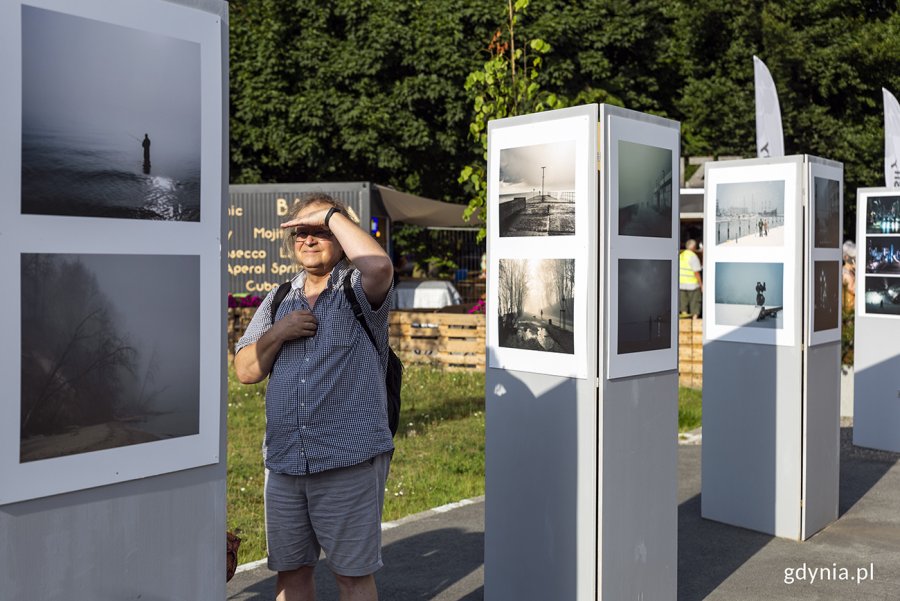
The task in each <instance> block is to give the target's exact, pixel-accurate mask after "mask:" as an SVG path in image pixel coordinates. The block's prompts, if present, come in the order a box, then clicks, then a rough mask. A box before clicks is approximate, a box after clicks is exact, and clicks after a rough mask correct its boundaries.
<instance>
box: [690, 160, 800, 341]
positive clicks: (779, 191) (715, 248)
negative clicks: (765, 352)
mask: <svg viewBox="0 0 900 601" xmlns="http://www.w3.org/2000/svg"><path fill="white" fill-rule="evenodd" d="M797 170H798V169H797V163H796V162H789V163H782V164H779V163H774V164H772V163H770V164H762V165H743V166H734V167H724V166H722V167H718V166H717V167H716V168H713V169H709V170H708V171H707V175H706V198H707V202H706V207H705V216H704V217H705V219H704V221H705V223H704V241H705V247H704V249H705V255H704V256H705V261H704V270H703V272H704V274H705V275H704V280H703V284H704V290H703V306H704V314H705V316H706V317H705V320H704V337H705V340H707V341H712V340H727V341H732V342H752V343H756V344H777V345H784V346H791V345H793V344H794V343H795V338H796V334H795V329H796V326H795V324H797V323H798V316H797V315H796V314H795V311H796V310H795V307H796V298H795V295H796V293H797V292H795V290H796V286H794V282H795V278H796V277H797V274H796V273H795V265H796V264H797V260H796V257H797V252H798V251H799V250H800V249H799V247H798V244H797V240H796V236H795V235H794V231H795V229H796V227H797V218H798V216H797V204H798V202H797V199H798V193H799V190H798V184H799V182H798V181H797V177H798V176H797Z"/></svg>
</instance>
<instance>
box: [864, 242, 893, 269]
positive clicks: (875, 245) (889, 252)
mask: <svg viewBox="0 0 900 601" xmlns="http://www.w3.org/2000/svg"><path fill="white" fill-rule="evenodd" d="M865 261H866V273H893V274H900V236H866V256H865Z"/></svg>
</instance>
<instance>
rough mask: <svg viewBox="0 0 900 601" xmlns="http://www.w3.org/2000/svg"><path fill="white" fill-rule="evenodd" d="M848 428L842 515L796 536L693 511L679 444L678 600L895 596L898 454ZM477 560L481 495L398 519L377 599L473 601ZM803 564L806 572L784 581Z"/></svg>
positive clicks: (685, 451) (899, 587)
mask: <svg viewBox="0 0 900 601" xmlns="http://www.w3.org/2000/svg"><path fill="white" fill-rule="evenodd" d="M850 435H851V434H850V428H848V427H845V428H842V429H841V439H842V444H841V484H840V516H841V517H840V518H839V519H838V521H837V522H835V523H834V524H832V525H831V526H829V527H828V528H826V529H824V530H822V531H821V532H819V533H818V534H816V535H815V536H813V537H812V538H811V539H809V540H808V541H806V542H803V543H799V542H794V541H788V540H783V539H777V538H773V537H771V536H767V535H765V534H760V533H757V532H752V531H749V530H744V529H742V528H736V527H733V526H728V525H725V524H720V523H717V522H712V521H709V520H704V519H701V518H700V449H701V447H700V445H699V444H696V442H697V438H696V437H694V438H693V439H692V442H693V443H694V444H682V445H681V446H679V450H678V469H679V490H678V501H679V508H678V600H679V601H701V600H703V599H709V600H713V601H715V600H727V601H759V600H761V599H767V600H769V599H775V600H790V601H795V600H796V601H801V600H803V601H807V600H808V601H823V600H832V599H833V600H841V601H846V600H862V599H865V600H867V601H869V600H872V601H897V600H900V462H898V459H900V454H892V453H882V452H876V451H869V450H865V449H858V448H856V447H853V446H852V445H851V444H850ZM483 558H484V501H483V499H476V500H473V502H471V503H468V504H463V505H461V506H459V507H456V508H452V509H448V510H446V511H441V512H437V511H434V510H432V511H429V512H425V513H423V514H419V515H417V516H413V517H411V518H407V519H404V520H401V521H400V522H399V523H397V524H396V525H395V526H394V527H391V528H389V529H387V530H386V531H385V532H384V560H385V567H384V569H382V570H381V571H380V572H379V573H378V575H377V579H378V587H379V592H380V598H381V599H382V600H383V601H408V600H409V601H411V600H424V599H429V600H433V601H476V600H481V599H483V598H484V589H483V582H484V563H483ZM804 566H805V568H804V575H805V579H804V580H800V579H799V577H795V578H794V582H793V583H792V584H788V583H786V582H785V581H786V580H789V579H790V578H787V576H788V575H789V574H790V573H793V574H796V573H797V571H798V570H799V569H800V568H803V567H804ZM323 567H324V566H323ZM823 568H824V570H823ZM841 568H846V570H847V572H846V573H845V574H846V576H847V578H848V579H847V580H839V578H840V576H841V575H842V574H844V573H843V572H842V571H841ZM811 569H816V570H817V572H816V574H817V576H816V579H815V581H811V575H810V570H811ZM872 569H874V574H870V575H869V576H870V577H869V578H868V579H866V580H864V581H861V582H860V581H858V580H857V576H858V575H859V576H862V574H863V570H866V571H871V570H872ZM788 571H790V572H788ZM317 572H318V573H317V586H318V590H319V599H321V600H323V601H324V600H332V599H335V600H336V599H337V593H336V590H335V587H334V582H333V579H332V577H331V575H330V574H329V573H328V572H327V570H326V569H319V570H317ZM823 576H831V579H825V580H823V579H822V577H823ZM850 577H852V578H853V579H854V580H852V581H851V580H849V578H850ZM273 591H274V577H273V575H272V573H271V572H269V571H268V570H267V569H266V568H265V567H259V568H256V569H252V570H247V571H244V572H242V573H239V574H237V575H236V576H235V578H234V579H233V580H232V581H231V582H230V583H229V585H228V599H232V600H240V601H270V600H271V599H273V598H274V592H273ZM534 601H562V600H534ZM611 601H617V600H611Z"/></svg>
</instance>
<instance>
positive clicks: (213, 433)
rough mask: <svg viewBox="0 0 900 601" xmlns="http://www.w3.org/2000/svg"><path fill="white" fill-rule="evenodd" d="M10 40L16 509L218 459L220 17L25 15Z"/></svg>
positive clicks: (7, 110)
mask: <svg viewBox="0 0 900 601" xmlns="http://www.w3.org/2000/svg"><path fill="white" fill-rule="evenodd" d="M0 39H2V40H4V41H3V43H2V52H0V73H2V74H3V78H4V80H5V81H6V82H7V83H8V85H6V86H3V87H2V88H0V134H2V135H0V181H2V184H0V186H2V188H0V191H2V193H0V197H2V202H0V273H2V274H3V275H4V277H5V278H6V280H7V281H8V292H9V299H10V303H9V308H8V310H7V311H5V312H4V313H3V314H2V316H0V327H2V328H3V330H4V331H5V332H6V333H7V336H8V339H9V340H11V346H12V347H13V349H14V352H12V353H10V355H9V357H10V360H8V361H5V362H3V363H2V366H0V377H2V379H3V381H4V382H5V383H6V384H5V386H4V394H3V395H2V397H0V412H2V415H3V419H2V420H0V481H2V482H4V486H3V487H0V504H3V503H11V502H17V501H23V500H27V499H32V498H36V497H42V496H48V495H53V494H58V493H63V492H69V491H74V490H81V489H85V488H91V487H95V486H101V485H105V484H112V483H115V482H121V481H124V480H130V479H135V478H143V477H147V476H153V475H157V474H163V473H167V472H172V471H177V470H183V469H188V468H192V467H197V466H201V465H208V464H213V463H217V462H218V461H219V428H220V407H221V401H222V399H221V384H220V383H221V381H222V378H223V377H224V376H223V373H222V368H223V365H222V355H221V349H222V348H223V341H222V339H221V337H222V326H221V318H222V312H223V310H224V309H223V308H224V299H223V298H222V294H221V290H222V286H221V282H222V274H221V271H222V270H221V260H220V244H221V228H222V212H221V206H222V197H223V172H222V150H221V149H222V132H223V130H222V124H223V117H224V115H223V111H222V108H223V96H222V94H223V89H222V37H221V22H220V18H219V17H218V16H217V15H213V14H209V13H206V12H201V11H198V10H195V9H192V8H186V7H184V6H179V5H175V4H171V3H169V2H161V1H156V0H135V1H133V2H129V3H127V4H126V3H120V2H111V1H100V0H85V1H82V2H78V3H75V4H73V3H71V2H67V1H64V0H34V1H31V2H27V3H26V2H18V1H14V2H6V3H3V5H2V6H0ZM145 134H146V135H145ZM145 139H147V140H149V142H148V143H144V141H145ZM58 296H62V297H63V298H65V299H68V300H69V301H70V302H69V303H60V302H59V300H58V298H57V297H58ZM62 307H65V309H66V310H67V311H68V313H67V314H66V317H67V319H65V320H62V319H59V317H60V310H61V309H60V308H62ZM91 341H93V342H91ZM98 341H99V342H102V344H100V343H98ZM89 343H90V344H89ZM104 345H105V348H107V349H109V352H107V353H105V354H104V353H102V352H100V350H99V349H101V348H104ZM91 353H93V354H91ZM92 405H93V406H92Z"/></svg>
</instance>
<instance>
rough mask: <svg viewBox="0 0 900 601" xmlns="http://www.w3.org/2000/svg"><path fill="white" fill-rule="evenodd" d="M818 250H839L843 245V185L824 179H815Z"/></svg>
mask: <svg viewBox="0 0 900 601" xmlns="http://www.w3.org/2000/svg"><path fill="white" fill-rule="evenodd" d="M813 189H814V190H813V195H814V198H813V200H814V202H815V203H816V207H815V225H814V228H815V238H814V240H815V246H816V248H837V247H838V246H840V243H841V232H840V229H841V225H840V224H841V184H840V182H838V181H836V180H833V179H826V178H824V177H815V178H813Z"/></svg>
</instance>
